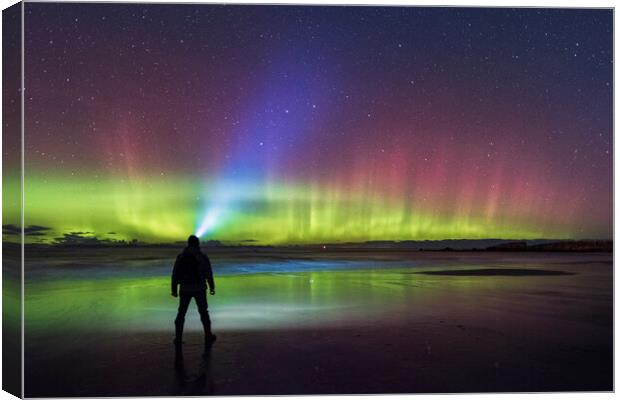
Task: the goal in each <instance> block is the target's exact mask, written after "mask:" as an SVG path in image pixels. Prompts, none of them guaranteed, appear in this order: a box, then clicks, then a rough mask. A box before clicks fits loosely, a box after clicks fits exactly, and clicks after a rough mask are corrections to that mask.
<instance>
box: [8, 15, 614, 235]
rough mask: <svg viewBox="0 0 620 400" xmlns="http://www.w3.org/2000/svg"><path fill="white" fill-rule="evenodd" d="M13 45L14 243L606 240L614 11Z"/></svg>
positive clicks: (35, 34)
mask: <svg viewBox="0 0 620 400" xmlns="http://www.w3.org/2000/svg"><path fill="white" fill-rule="evenodd" d="M25 34H26V38H25V48H26V51H25V82H26V98H25V104H26V109H25V112H26V122H25V136H26V139H25V152H26V153H25V164H26V188H25V202H26V216H25V221H26V225H27V226H30V227H31V228H30V231H31V233H32V236H31V237H30V240H33V241H45V242H53V241H56V242H60V241H63V240H72V239H74V238H85V237H86V238H94V239H96V240H132V239H137V240H140V241H146V242H169V241H175V240H183V239H184V238H186V237H187V235H188V234H190V233H192V232H197V233H199V234H200V235H201V237H203V239H205V240H208V239H217V240H222V241H227V242H236V243H244V242H252V243H261V244H286V243H322V242H348V241H366V240H408V239H414V240H420V239H457V238H459V239H460V238H465V239H467V238H471V239H474V238H507V239H532V238H542V237H544V238H575V239H579V238H611V237H612V208H613V204H612V197H613V191H612V163H613V158H612V157H613V154H612V140H613V137H612V117H613V111H612V99H613V98H612V94H613V81H612V72H613V62H612V11H611V10H604V9H597V10H585V9H582V10H578V9H525V8H520V9H510V8H504V9H502V8H495V9H484V8H418V7H339V6H321V7H318V6H240V5H237V6H234V5H229V6H222V5H181V4H172V5H162V4H151V5H147V4H69V3H65V4H62V3H60V4H45V3H27V4H26V15H25ZM15 184H16V183H15ZM9 187H10V183H9ZM16 215H17V216H18V215H19V214H18V213H17V214H15V213H13V215H12V216H11V214H10V213H9V218H8V222H9V223H10V222H11V218H12V217H15V216H16ZM5 231H6V229H5Z"/></svg>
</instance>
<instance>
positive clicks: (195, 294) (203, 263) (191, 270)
mask: <svg viewBox="0 0 620 400" xmlns="http://www.w3.org/2000/svg"><path fill="white" fill-rule="evenodd" d="M207 284H208V288H209V293H210V294H211V295H212V296H213V295H215V281H214V280H213V270H212V269H211V262H210V261H209V257H207V255H206V254H204V253H203V252H202V251H201V250H200V241H199V240H198V237H196V236H194V235H191V236H190V237H189V238H188V239H187V247H185V248H184V249H183V252H181V254H179V255H178V256H177V259H176V261H175V263H174V267H173V268H172V292H171V294H172V296H173V297H179V310H178V312H177V316H176V319H175V320H174V325H175V337H174V344H175V345H176V346H181V345H182V344H183V340H182V338H183V325H184V323H185V314H186V313H187V308H188V307H189V303H190V302H191V300H192V298H194V300H195V301H196V306H197V307H198V313H199V314H200V321H201V322H202V326H203V328H204V334H205V346H210V345H212V344H213V342H215V339H216V336H215V335H214V334H213V333H212V332H211V319H210V318H209V306H208V303H207ZM179 286H180V291H179V290H178V288H179Z"/></svg>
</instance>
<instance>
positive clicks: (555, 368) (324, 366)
mask: <svg viewBox="0 0 620 400" xmlns="http://www.w3.org/2000/svg"><path fill="white" fill-rule="evenodd" d="M211 258H212V262H213V264H214V267H215V274H216V282H217V295H216V296H214V297H211V296H209V301H210V310H211V318H212V320H213V329H214V331H215V333H216V334H217V335H218V340H217V342H216V343H215V345H214V346H213V347H212V349H211V351H210V354H209V357H208V358H207V359H206V360H204V359H203V358H202V357H201V356H202V352H203V347H202V336H201V332H200V322H199V319H198V315H197V313H196V311H195V305H194V304H192V305H191V306H190V311H189V313H188V320H187V322H186V324H187V327H186V335H185V337H184V341H185V344H184V346H183V356H182V358H181V357H180V355H179V354H176V353H175V349H174V346H173V345H172V338H173V334H174V333H173V324H172V320H173V319H174V315H175V310H176V299H174V298H172V297H170V295H169V268H170V265H169V264H170V261H169V259H168V258H167V254H166V255H165V256H164V254H161V255H156V256H154V257H151V258H146V257H145V258H143V259H140V260H139V259H137V257H136V254H135V253H133V252H130V253H127V254H118V257H117V258H114V259H113V261H106V260H105V259H100V258H98V257H95V256H94V255H93V254H90V255H89V254H83V256H82V257H80V258H79V260H78V261H76V259H75V258H72V259H67V260H65V262H61V261H59V260H60V259H59V258H58V257H55V258H54V260H56V264H55V265H50V264H49V262H46V258H44V257H41V258H40V259H35V258H32V259H31V260H30V262H29V263H27V268H26V279H27V280H26V291H27V303H26V316H27V321H26V349H25V369H26V371H25V374H26V396H28V397H40V396H55V397H65V396H135V395H206V394H213V395H227V394H230V395H243V394H248V395H249V394H254V395H256V394H327V393H334V394H346V393H452V392H487V391H492V392H498V391H500V392H501V391H506V392H515V391H527V392H532V391H567V390H588V391H609V390H612V389H613V388H612V357H613V355H612V339H613V338H612V255H611V254H609V253H600V254H599V253H590V254H577V253H537V254H529V253H485V252H441V253H427V252H408V253H403V252H386V251H377V252H360V253H351V252H346V253H338V252H326V253H321V254H316V253H313V254H303V252H295V253H285V252H284V253H271V254H265V253H261V254H256V253H254V252H247V253H239V252H232V253H226V252H217V253H214V254H212V256H211ZM48 259H49V258H48Z"/></svg>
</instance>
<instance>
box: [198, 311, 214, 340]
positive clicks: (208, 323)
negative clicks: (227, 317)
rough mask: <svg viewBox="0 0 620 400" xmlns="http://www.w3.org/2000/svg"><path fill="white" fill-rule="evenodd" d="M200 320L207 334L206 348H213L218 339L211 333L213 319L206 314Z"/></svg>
mask: <svg viewBox="0 0 620 400" xmlns="http://www.w3.org/2000/svg"><path fill="white" fill-rule="evenodd" d="M200 320H201V321H202V327H203V329H204V332H205V348H206V347H208V346H211V345H212V344H213V342H215V339H217V337H216V336H215V335H214V334H213V333H212V332H211V319H210V318H209V314H207V313H204V314H203V315H201V316H200Z"/></svg>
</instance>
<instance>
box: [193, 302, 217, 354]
mask: <svg viewBox="0 0 620 400" xmlns="http://www.w3.org/2000/svg"><path fill="white" fill-rule="evenodd" d="M195 299H196V306H197V307H198V313H199V314H200V321H202V327H203V329H204V331H205V343H206V344H210V343H212V342H213V341H215V335H213V333H211V318H209V305H208V304H207V292H206V291H201V292H200V293H198V294H196V296H195Z"/></svg>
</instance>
